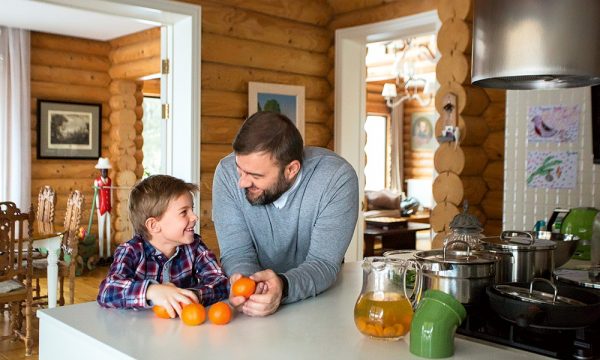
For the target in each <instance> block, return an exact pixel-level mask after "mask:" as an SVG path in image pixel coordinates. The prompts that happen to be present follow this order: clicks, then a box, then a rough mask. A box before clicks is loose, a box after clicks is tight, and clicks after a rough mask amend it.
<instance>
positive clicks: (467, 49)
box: [437, 18, 472, 56]
mask: <svg viewBox="0 0 600 360" xmlns="http://www.w3.org/2000/svg"><path fill="white" fill-rule="evenodd" d="M471 33H472V25H471V24H470V23H467V22H466V21H464V20H459V19H457V18H452V19H448V20H446V21H444V22H442V26H441V27H440V30H439V31H438V34H437V46H438V50H439V51H440V53H441V54H442V56H445V55H447V54H451V53H453V52H458V53H461V54H470V53H471V39H472V35H471Z"/></svg>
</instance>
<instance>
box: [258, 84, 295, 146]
mask: <svg viewBox="0 0 600 360" xmlns="http://www.w3.org/2000/svg"><path fill="white" fill-rule="evenodd" d="M257 111H274V112H278V113H282V114H284V115H285V116H287V117H288V118H290V120H292V121H293V122H294V124H296V127H297V128H298V130H299V131H300V134H302V137H304V86H295V85H281V84H268V83H259V82H250V83H248V115H252V114H254V113H255V112H257Z"/></svg>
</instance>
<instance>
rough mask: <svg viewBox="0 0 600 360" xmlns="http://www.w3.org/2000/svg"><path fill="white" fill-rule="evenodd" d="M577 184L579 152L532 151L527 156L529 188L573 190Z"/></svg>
mask: <svg viewBox="0 0 600 360" xmlns="http://www.w3.org/2000/svg"><path fill="white" fill-rule="evenodd" d="M576 183H577V152H574V151H562V152H551V151H532V152H529V153H528V154H527V186H528V187H531V188H546V189H572V188H574V187H575V184H576Z"/></svg>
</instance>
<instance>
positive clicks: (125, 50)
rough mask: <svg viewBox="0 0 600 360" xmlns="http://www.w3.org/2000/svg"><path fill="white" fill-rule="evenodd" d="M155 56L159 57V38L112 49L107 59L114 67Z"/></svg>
mask: <svg viewBox="0 0 600 360" xmlns="http://www.w3.org/2000/svg"><path fill="white" fill-rule="evenodd" d="M157 56H158V57H160V36H159V37H157V38H156V39H151V40H147V41H143V42H137V43H133V44H130V45H124V46H120V47H117V48H113V50H112V51H111V52H110V54H109V55H108V58H109V59H110V60H111V62H112V64H113V66H114V65H118V64H123V63H130V62H135V61H138V60H141V59H148V58H153V57H157Z"/></svg>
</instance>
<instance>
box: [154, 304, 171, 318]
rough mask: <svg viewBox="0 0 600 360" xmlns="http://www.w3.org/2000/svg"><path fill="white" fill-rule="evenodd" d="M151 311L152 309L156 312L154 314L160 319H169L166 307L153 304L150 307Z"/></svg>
mask: <svg viewBox="0 0 600 360" xmlns="http://www.w3.org/2000/svg"><path fill="white" fill-rule="evenodd" d="M152 311H154V314H156V316H158V317H159V318H161V319H170V318H171V317H170V316H169V313H168V312H167V309H165V308H164V307H162V306H160V305H154V306H153V307H152Z"/></svg>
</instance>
